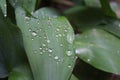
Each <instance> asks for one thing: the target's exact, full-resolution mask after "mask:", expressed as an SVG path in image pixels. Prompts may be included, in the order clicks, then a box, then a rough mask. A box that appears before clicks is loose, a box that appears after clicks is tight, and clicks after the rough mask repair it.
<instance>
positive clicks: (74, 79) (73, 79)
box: [70, 75, 78, 80]
mask: <svg viewBox="0 0 120 80" xmlns="http://www.w3.org/2000/svg"><path fill="white" fill-rule="evenodd" d="M70 80H78V79H77V78H76V77H75V76H74V75H72V76H71V78H70Z"/></svg>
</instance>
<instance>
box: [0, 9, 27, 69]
mask: <svg viewBox="0 0 120 80" xmlns="http://www.w3.org/2000/svg"><path fill="white" fill-rule="evenodd" d="M0 55H2V58H3V59H4V63H5V66H6V68H7V69H8V70H11V69H12V67H14V66H16V65H18V64H20V63H21V62H22V61H23V59H24V57H25V53H24V49H23V46H22V38H21V35H20V30H19V29H18V27H16V26H14V25H12V23H11V24H10V22H7V20H5V18H4V16H3V14H2V11H1V10H0Z"/></svg>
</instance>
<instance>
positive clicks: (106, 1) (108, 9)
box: [100, 0, 116, 17]
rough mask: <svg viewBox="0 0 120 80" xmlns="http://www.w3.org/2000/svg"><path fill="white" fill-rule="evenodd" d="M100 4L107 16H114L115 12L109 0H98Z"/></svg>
mask: <svg viewBox="0 0 120 80" xmlns="http://www.w3.org/2000/svg"><path fill="white" fill-rule="evenodd" d="M100 2H101V5H102V10H103V11H104V13H105V14H106V15H107V16H111V17H116V14H115V13H114V12H113V10H112V8H111V6H110V1H109V0H100Z"/></svg>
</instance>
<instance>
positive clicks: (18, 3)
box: [9, 0, 37, 12]
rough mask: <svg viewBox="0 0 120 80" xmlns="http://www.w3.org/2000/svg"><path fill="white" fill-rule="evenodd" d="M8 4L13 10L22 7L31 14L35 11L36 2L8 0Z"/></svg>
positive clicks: (30, 0)
mask: <svg viewBox="0 0 120 80" xmlns="http://www.w3.org/2000/svg"><path fill="white" fill-rule="evenodd" d="M9 2H10V3H11V5H12V6H13V7H14V8H17V7H23V8H24V9H26V10H27V11H29V12H32V11H34V10H35V5H36V2H37V0H9Z"/></svg>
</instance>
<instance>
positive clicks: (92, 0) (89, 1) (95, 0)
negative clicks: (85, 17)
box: [85, 0, 101, 7]
mask: <svg viewBox="0 0 120 80" xmlns="http://www.w3.org/2000/svg"><path fill="white" fill-rule="evenodd" d="M85 4H86V5H87V6H90V7H101V4H100V0H85Z"/></svg>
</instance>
